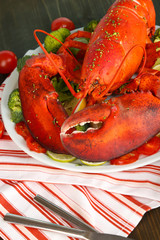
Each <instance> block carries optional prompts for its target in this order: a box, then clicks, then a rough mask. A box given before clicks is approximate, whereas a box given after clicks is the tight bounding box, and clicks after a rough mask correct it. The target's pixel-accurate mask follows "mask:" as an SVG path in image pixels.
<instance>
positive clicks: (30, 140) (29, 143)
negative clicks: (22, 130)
mask: <svg viewBox="0 0 160 240" xmlns="http://www.w3.org/2000/svg"><path fill="white" fill-rule="evenodd" d="M26 143H27V146H28V148H29V149H30V150H31V151H34V152H37V153H46V149H45V148H43V147H42V146H41V145H40V144H39V143H37V142H36V141H35V140H34V139H33V138H32V137H28V138H27V140H26Z"/></svg>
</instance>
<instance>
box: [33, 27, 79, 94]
mask: <svg viewBox="0 0 160 240" xmlns="http://www.w3.org/2000/svg"><path fill="white" fill-rule="evenodd" d="M37 32H41V33H44V34H46V35H48V36H50V37H52V38H54V39H55V40H57V41H58V42H60V43H61V44H62V46H63V47H64V49H65V50H66V52H67V53H68V54H71V55H72V57H73V58H74V60H75V61H76V62H77V63H78V64H79V62H78V61H77V59H76V58H75V57H74V55H73V54H72V52H71V51H70V49H68V48H67V49H66V47H65V46H64V44H63V43H62V42H61V41H60V40H59V39H57V38H56V37H54V36H52V35H51V34H50V33H47V32H46V31H44V30H41V29H35V30H34V37H35V39H36V41H37V43H38V44H39V46H40V47H41V49H42V50H43V52H44V53H45V54H46V56H47V57H48V58H49V60H50V61H51V63H52V64H53V65H54V67H55V68H56V69H57V71H58V73H59V74H60V75H61V77H62V78H63V80H64V82H65V83H66V85H67V87H68V88H69V90H70V92H71V93H72V95H73V96H74V97H76V98H77V93H76V92H75V90H74V89H73V87H72V86H71V84H70V83H69V82H68V80H67V78H66V77H65V75H64V74H63V72H62V71H61V70H60V69H59V68H58V67H57V65H56V64H55V62H54V60H53V59H52V57H51V56H50V54H49V53H48V52H47V50H46V49H45V48H44V46H43V44H42V43H41V41H40V40H39V38H38V37H37V34H36V33H37ZM68 51H69V52H68Z"/></svg>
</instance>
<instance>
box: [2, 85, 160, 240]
mask: <svg viewBox="0 0 160 240" xmlns="http://www.w3.org/2000/svg"><path fill="white" fill-rule="evenodd" d="M4 85H5V84H3V85H2V86H1V87H0V94H1V95H2V91H3V88H4ZM1 95H0V97H1ZM0 117H1V116H0ZM36 194H40V195H42V196H44V197H45V198H47V199H48V200H50V201H53V202H54V203H55V204H57V205H59V206H60V207H62V208H64V209H65V210H67V211H69V212H70V213H72V214H73V215H75V216H77V217H79V218H80V219H82V220H83V221H85V222H86V223H88V224H90V225H91V226H93V227H94V228H95V229H97V230H99V231H100V232H105V233H111V234H116V235H121V236H128V235H129V234H130V232H131V231H132V230H133V229H134V228H135V227H136V225H137V224H138V223H139V221H140V220H141V219H142V217H143V215H144V213H145V212H146V211H148V210H150V209H153V208H156V207H159V206H160V161H157V162H155V163H152V164H150V165H147V166H143V167H140V168H136V169H133V170H130V171H123V172H115V173H107V174H104V173H94V174H93V173H82V172H72V171H68V170H63V169H58V168H54V167H50V166H48V165H44V164H43V163H41V162H39V161H37V160H35V159H33V158H31V157H30V156H28V155H27V154H26V153H25V152H23V151H22V150H21V149H19V147H18V146H17V145H15V143H14V142H13V141H12V140H11V139H10V137H9V136H8V134H7V132H5V133H4V136H3V138H2V139H0V236H1V237H2V238H3V239H7V240H10V239H11V240H17V239H18V240H24V239H33V240H41V239H43V240H51V239H52V240H53V239H55V240H65V239H66V240H67V239H74V238H73V237H72V238H71V237H67V236H65V235H62V234H57V233H53V232H51V231H45V230H39V229H34V228H29V227H24V226H22V225H15V224H9V223H7V222H5V221H3V216H4V215H5V214H6V213H7V212H10V213H15V214H20V215H24V216H28V217H34V218H37V219H41V220H47V221H51V222H53V223H56V224H61V225H65V226H71V227H73V225H72V224H70V223H69V222H67V221H66V220H64V219H62V218H60V217H59V216H58V215H56V214H53V213H52V212H51V211H49V210H47V209H46V208H44V207H42V206H40V205H39V204H38V203H36V202H35V201H34V200H33V198H34V196H35V195H36Z"/></svg>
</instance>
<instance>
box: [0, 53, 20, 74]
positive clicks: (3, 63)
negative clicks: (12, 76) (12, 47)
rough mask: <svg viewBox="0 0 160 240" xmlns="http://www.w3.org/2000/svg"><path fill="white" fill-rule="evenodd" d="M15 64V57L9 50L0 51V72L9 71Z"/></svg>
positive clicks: (6, 72)
mask: <svg viewBox="0 0 160 240" xmlns="http://www.w3.org/2000/svg"><path fill="white" fill-rule="evenodd" d="M16 66H17V57H16V55H15V54H14V53H13V52H11V51H7V50H4V51H0V74H8V73H11V72H12V71H13V70H14V69H15V67H16Z"/></svg>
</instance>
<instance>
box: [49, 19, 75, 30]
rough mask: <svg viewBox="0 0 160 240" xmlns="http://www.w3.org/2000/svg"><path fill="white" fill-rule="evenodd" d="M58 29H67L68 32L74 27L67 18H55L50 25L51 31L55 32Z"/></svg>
mask: <svg viewBox="0 0 160 240" xmlns="http://www.w3.org/2000/svg"><path fill="white" fill-rule="evenodd" d="M59 28H67V29H68V30H70V31H71V30H74V29H75V25H74V23H73V22H72V21H71V20H70V19H69V18H66V17H60V18H56V19H55V20H53V22H52V23H51V31H55V30H57V29H59Z"/></svg>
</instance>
